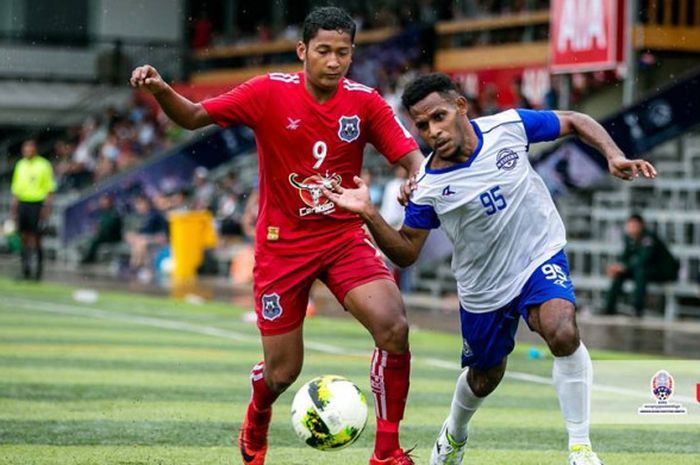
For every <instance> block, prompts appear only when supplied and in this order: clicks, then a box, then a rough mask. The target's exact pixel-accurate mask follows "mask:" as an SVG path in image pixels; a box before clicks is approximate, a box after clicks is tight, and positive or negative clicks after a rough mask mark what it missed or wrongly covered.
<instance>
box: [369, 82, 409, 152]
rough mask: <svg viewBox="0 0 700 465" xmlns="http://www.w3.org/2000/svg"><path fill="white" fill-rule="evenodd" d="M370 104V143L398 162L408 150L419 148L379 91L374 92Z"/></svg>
mask: <svg viewBox="0 0 700 465" xmlns="http://www.w3.org/2000/svg"><path fill="white" fill-rule="evenodd" d="M368 106H369V110H368V113H367V120H368V131H369V143H371V144H372V145H374V147H375V148H376V149H377V150H378V151H379V152H380V153H381V154H382V155H384V156H385V157H386V159H387V160H389V161H390V162H391V163H396V162H397V161H399V159H400V158H401V157H403V156H404V155H406V154H407V153H408V152H411V151H413V150H418V144H416V141H415V140H414V139H413V136H411V133H410V132H408V129H406V128H405V127H404V126H403V124H402V123H401V121H400V120H399V118H398V116H396V114H395V113H394V111H393V110H392V109H391V107H390V106H389V104H388V103H386V101H385V100H384V99H383V98H382V97H380V96H379V94H378V93H376V92H372V94H371V96H370V99H369V105H368Z"/></svg>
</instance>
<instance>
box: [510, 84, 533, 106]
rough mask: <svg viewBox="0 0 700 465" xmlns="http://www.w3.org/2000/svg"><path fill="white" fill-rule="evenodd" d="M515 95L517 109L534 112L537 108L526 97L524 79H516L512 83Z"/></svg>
mask: <svg viewBox="0 0 700 465" xmlns="http://www.w3.org/2000/svg"><path fill="white" fill-rule="evenodd" d="M511 85H512V87H511V88H512V91H513V95H514V96H515V108H523V109H526V110H532V109H533V108H535V107H534V106H533V105H532V102H530V99H528V98H527V96H526V95H525V86H524V84H523V80H522V78H516V79H514V80H513V82H512V83H511Z"/></svg>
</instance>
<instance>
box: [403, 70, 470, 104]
mask: <svg viewBox="0 0 700 465" xmlns="http://www.w3.org/2000/svg"><path fill="white" fill-rule="evenodd" d="M433 92H437V93H439V94H441V95H444V96H448V95H450V94H452V93H453V92H455V93H456V94H457V95H461V94H460V92H459V90H458V89H457V85H456V84H455V83H454V82H453V81H452V79H450V78H449V76H447V75H446V74H444V73H431V74H425V75H423V76H419V77H418V78H416V79H415V80H414V81H412V82H411V83H410V84H409V85H408V86H406V90H404V91H403V95H401V103H402V104H403V106H404V108H405V109H406V110H410V109H411V107H412V106H413V105H415V104H416V103H418V102H420V101H421V100H423V99H424V98H425V97H427V96H428V95H430V94H432V93H433Z"/></svg>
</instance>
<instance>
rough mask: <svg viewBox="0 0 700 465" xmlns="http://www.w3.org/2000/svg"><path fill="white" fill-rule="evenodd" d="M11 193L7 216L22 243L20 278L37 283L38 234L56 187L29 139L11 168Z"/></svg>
mask: <svg viewBox="0 0 700 465" xmlns="http://www.w3.org/2000/svg"><path fill="white" fill-rule="evenodd" d="M11 189H12V203H11V206H10V209H11V214H12V217H13V218H14V220H15V224H16V225H17V229H18V230H19V233H20V236H21V239H22V250H21V254H20V255H21V258H22V277H23V278H24V279H30V278H34V279H35V280H37V281H39V280H40V279H41V275H42V271H43V262H44V252H43V250H42V248H41V234H42V231H43V229H44V227H45V224H46V222H47V221H48V219H49V214H50V213H51V202H52V198H53V192H54V191H55V190H56V184H55V181H54V177H53V169H52V168H51V163H49V162H48V161H47V160H46V159H45V158H43V157H41V156H39V155H38V154H37V149H36V141H34V140H33V139H28V140H26V141H24V143H23V144H22V159H21V160H19V161H18V162H17V164H16V165H15V170H14V173H13V174H12V187H11ZM33 258H34V260H32V259H33ZM32 261H34V263H35V266H34V273H32V266H31V263H32Z"/></svg>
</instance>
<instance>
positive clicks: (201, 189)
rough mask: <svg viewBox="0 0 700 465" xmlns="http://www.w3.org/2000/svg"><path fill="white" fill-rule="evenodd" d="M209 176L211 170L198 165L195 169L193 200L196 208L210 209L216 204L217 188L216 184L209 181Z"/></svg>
mask: <svg viewBox="0 0 700 465" xmlns="http://www.w3.org/2000/svg"><path fill="white" fill-rule="evenodd" d="M208 176H209V170H208V169H206V168H205V167H203V166H198V167H197V168H196V169H195V170H194V176H193V177H192V186H193V188H194V194H193V199H192V200H193V208H194V209H195V210H210V209H211V208H212V206H213V204H214V194H215V193H216V188H215V187H214V184H212V183H211V182H209V180H208V179H207V177H208Z"/></svg>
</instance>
